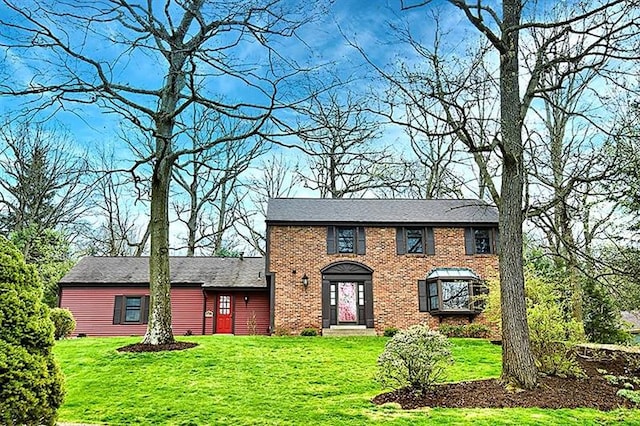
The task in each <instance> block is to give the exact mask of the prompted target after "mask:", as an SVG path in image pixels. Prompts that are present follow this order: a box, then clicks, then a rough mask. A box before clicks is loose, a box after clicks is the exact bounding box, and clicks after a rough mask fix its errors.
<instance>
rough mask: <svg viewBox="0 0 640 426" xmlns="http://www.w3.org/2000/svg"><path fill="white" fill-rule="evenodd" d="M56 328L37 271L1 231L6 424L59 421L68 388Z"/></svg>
mask: <svg viewBox="0 0 640 426" xmlns="http://www.w3.org/2000/svg"><path fill="white" fill-rule="evenodd" d="M53 333H54V326H53V322H52V321H51V319H50V318H49V308H48V307H47V306H46V305H45V304H44V303H43V302H42V287H41V283H40V281H39V279H38V275H37V272H36V271H35V269H34V267H33V266H28V265H27V264H26V263H25V261H24V259H23V257H22V254H21V253H20V252H19V251H18V250H17V249H16V248H15V247H14V246H13V245H12V244H11V243H10V242H9V241H8V240H7V239H5V238H3V237H0V424H4V425H23V424H24V425H53V424H55V421H56V417H57V414H56V412H57V409H58V408H59V407H60V405H61V404H62V400H63V397H64V390H63V376H62V373H61V371H60V368H59V367H58V365H57V363H56V362H55V360H54V357H53V353H52V348H53V344H54V334H53Z"/></svg>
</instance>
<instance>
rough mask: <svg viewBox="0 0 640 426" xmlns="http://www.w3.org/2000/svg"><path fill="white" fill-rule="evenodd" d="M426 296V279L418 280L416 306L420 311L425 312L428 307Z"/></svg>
mask: <svg viewBox="0 0 640 426" xmlns="http://www.w3.org/2000/svg"><path fill="white" fill-rule="evenodd" d="M428 300H429V299H428V297H427V280H418V308H419V309H420V312H427V311H428V310H429V307H428V306H427V302H428Z"/></svg>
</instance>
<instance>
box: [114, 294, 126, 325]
mask: <svg viewBox="0 0 640 426" xmlns="http://www.w3.org/2000/svg"><path fill="white" fill-rule="evenodd" d="M123 301H124V296H116V299H115V302H114V304H113V323H114V324H120V323H122V305H123V304H124V303H123Z"/></svg>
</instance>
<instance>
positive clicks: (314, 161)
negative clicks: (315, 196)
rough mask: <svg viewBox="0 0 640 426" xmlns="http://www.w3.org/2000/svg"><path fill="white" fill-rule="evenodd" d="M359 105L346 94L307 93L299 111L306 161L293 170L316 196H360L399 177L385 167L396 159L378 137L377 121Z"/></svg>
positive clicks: (363, 102)
mask: <svg viewBox="0 0 640 426" xmlns="http://www.w3.org/2000/svg"><path fill="white" fill-rule="evenodd" d="M364 104H365V101H364V100H363V99H357V98H355V97H354V96H353V95H352V94H351V93H347V94H346V95H344V96H341V95H338V94H337V93H335V92H333V93H328V94H326V97H325V96H322V97H321V96H319V95H318V96H314V97H312V98H311V101H310V105H309V107H308V108H307V109H306V110H304V112H303V114H304V115H305V116H306V117H305V119H306V122H304V123H303V124H302V125H301V128H302V130H301V131H300V132H299V137H300V139H302V141H303V146H304V151H305V152H306V153H307V155H308V160H307V167H305V168H299V169H298V174H299V176H300V178H301V180H303V181H304V185H305V187H307V188H309V189H311V190H317V191H319V192H320V196H321V197H322V198H343V197H354V196H356V197H357V196H362V195H364V194H366V192H367V191H373V190H375V189H379V188H389V187H394V186H395V185H397V184H399V183H400V182H402V181H403V179H402V178H401V179H397V177H395V173H392V172H391V169H393V168H394V167H398V166H399V165H400V162H398V161H397V160H394V156H393V155H392V152H391V150H390V149H389V147H385V146H384V145H383V144H382V142H381V141H380V137H381V131H380V129H379V128H380V124H379V123H376V122H375V121H374V119H373V116H372V115H371V114H370V113H369V112H367V111H366V109H365V108H364V106H363V105H364Z"/></svg>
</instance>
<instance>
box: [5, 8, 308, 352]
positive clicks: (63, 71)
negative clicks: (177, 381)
mask: <svg viewBox="0 0 640 426" xmlns="http://www.w3.org/2000/svg"><path fill="white" fill-rule="evenodd" d="M2 3H3V4H4V6H5V12H4V14H3V16H2V18H0V26H1V27H2V29H3V33H4V34H6V35H7V36H6V37H5V38H3V41H2V46H3V48H4V49H6V50H5V51H6V52H8V53H9V54H12V55H17V56H19V57H22V58H24V63H28V64H29V65H30V66H32V67H33V70H34V72H33V74H32V78H30V79H29V81H26V82H25V81H24V80H18V81H16V79H8V80H4V81H3V83H2V84H1V85H0V94H4V95H7V94H8V95H14V96H15V95H20V96H25V97H26V99H27V100H29V101H32V102H33V104H32V106H33V107H36V106H39V107H41V108H43V107H47V106H49V107H63V106H65V105H68V104H69V103H81V104H95V105H97V106H99V107H100V108H102V109H103V110H104V111H107V112H111V113H116V114H119V115H120V116H122V117H123V118H124V119H126V120H128V121H129V122H130V123H131V124H132V125H133V126H134V127H135V128H137V129H138V130H139V131H140V132H144V133H146V134H147V135H148V138H149V140H152V141H153V146H152V151H151V154H150V155H149V156H148V157H147V158H145V159H144V161H142V160H141V161H139V162H138V164H142V163H143V162H144V163H148V164H150V165H151V168H152V173H151V177H150V181H151V203H150V240H151V252H150V260H149V277H150V286H151V289H150V293H151V309H150V315H149V323H148V328H147V333H146V334H145V337H144V339H143V342H144V343H146V344H153V345H158V344H163V343H169V342H172V341H173V340H174V337H173V333H172V331H171V301H170V274H169V197H170V193H169V184H170V181H171V177H172V173H173V166H174V163H175V162H176V160H177V159H178V158H179V157H180V156H182V155H190V154H193V152H194V149H193V147H189V146H188V145H187V146H184V145H181V144H180V143H179V142H180V139H181V138H180V136H181V131H182V130H183V129H184V125H185V124H184V123H187V122H188V121H187V120H184V117H185V116H186V115H188V112H189V106H191V105H193V104H199V105H201V106H203V107H205V108H211V109H213V110H216V111H218V112H219V113H220V114H222V115H226V116H228V117H232V118H234V119H237V120H242V121H244V122H245V126H246V127H245V128H244V129H245V130H244V132H243V133H242V134H234V135H221V136H218V138H217V139H216V140H214V141H210V143H209V144H207V145H204V146H202V147H200V148H198V150H200V149H206V148H208V147H209V146H213V145H216V144H220V143H222V142H232V141H236V140H244V139H247V138H249V137H253V136H255V135H258V134H260V133H261V132H262V131H263V129H264V126H265V124H267V122H268V121H269V120H270V119H271V118H272V117H273V115H274V113H275V111H277V110H278V109H279V108H282V107H284V106H285V105H286V104H288V101H287V100H286V99H285V98H284V94H283V93H281V91H280V88H281V86H282V84H283V81H284V80H286V79H287V78H288V77H290V76H291V75H292V74H295V73H296V72H297V70H296V69H295V67H292V64H291V63H287V62H286V61H284V60H283V58H282V56H281V55H280V54H279V53H278V52H277V51H276V50H274V48H272V42H273V40H274V39H275V38H278V37H288V36H292V35H293V34H295V31H296V30H297V29H298V28H299V26H300V25H301V24H302V23H303V22H304V21H305V18H304V16H303V15H302V14H303V13H304V14H307V13H308V12H309V7H299V6H298V5H295V4H293V3H292V2H284V1H279V0H272V1H269V2H266V3H265V2H258V1H231V0H230V1H226V2H206V1H205V0H188V1H172V0H169V1H167V2H164V3H163V4H162V5H161V6H159V5H157V4H156V3H155V2H152V1H149V2H146V3H142V4H141V3H137V2H129V1H127V0H101V1H94V0H91V1H85V0H71V1H68V2H65V3H59V2H51V3H49V2H47V1H45V0H32V1H29V2H20V3H15V2H13V1H11V0H3V2H2ZM98 46H109V51H108V52H105V51H101V49H97V48H96V47H98ZM248 46H250V47H251V48H252V49H253V52H252V54H251V57H248V56H243V54H242V53H243V52H242V51H241V49H242V48H244V47H248ZM258 49H261V50H258ZM234 52H235V53H234ZM257 56H260V58H259V59H258V60H257V61H256V59H255V58H256V57H257ZM142 63H147V64H148V63H151V64H153V71H151V69H150V70H149V73H148V74H147V75H145V76H144V78H139V77H136V76H137V75H138V74H139V68H138V67H139V66H140V64H142ZM154 76H157V77H158V78H157V79H155V78H153V77H154ZM214 80H215V81H217V82H218V85H217V86H215V85H213V84H212V82H213V81H214ZM229 84H236V85H239V87H242V89H243V91H240V90H236V91H235V92H234V97H235V99H233V100H231V101H228V102H226V101H224V100H223V99H222V96H220V94H219V89H220V87H225V86H228V85H229ZM38 97H39V98H38ZM247 99H252V101H248V100H247Z"/></svg>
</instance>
